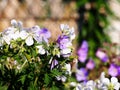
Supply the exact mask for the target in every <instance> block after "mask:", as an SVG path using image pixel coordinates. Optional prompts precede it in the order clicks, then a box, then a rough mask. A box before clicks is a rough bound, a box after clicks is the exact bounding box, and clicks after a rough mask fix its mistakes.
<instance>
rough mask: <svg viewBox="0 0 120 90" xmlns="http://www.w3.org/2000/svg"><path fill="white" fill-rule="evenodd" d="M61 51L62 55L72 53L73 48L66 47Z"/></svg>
mask: <svg viewBox="0 0 120 90" xmlns="http://www.w3.org/2000/svg"><path fill="white" fill-rule="evenodd" d="M60 52H61V54H62V55H63V54H69V53H71V49H70V48H65V49H62V50H61V51H60Z"/></svg>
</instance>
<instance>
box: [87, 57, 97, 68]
mask: <svg viewBox="0 0 120 90" xmlns="http://www.w3.org/2000/svg"><path fill="white" fill-rule="evenodd" d="M94 67H95V62H94V61H93V60H92V59H89V61H88V62H87V64H86V68H87V69H90V70H92V69H93V68H94Z"/></svg>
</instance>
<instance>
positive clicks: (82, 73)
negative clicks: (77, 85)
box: [76, 68, 88, 81]
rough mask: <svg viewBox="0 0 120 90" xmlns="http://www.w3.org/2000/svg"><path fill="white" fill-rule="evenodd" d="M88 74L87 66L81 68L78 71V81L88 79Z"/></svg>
mask: <svg viewBox="0 0 120 90" xmlns="http://www.w3.org/2000/svg"><path fill="white" fill-rule="evenodd" d="M87 76H88V71H87V70H86V69H85V68H80V69H79V70H77V72H76V79H77V81H86V80H87Z"/></svg>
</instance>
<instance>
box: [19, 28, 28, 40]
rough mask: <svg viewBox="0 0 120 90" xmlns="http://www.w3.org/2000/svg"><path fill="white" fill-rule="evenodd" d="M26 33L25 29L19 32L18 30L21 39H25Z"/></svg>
mask: <svg viewBox="0 0 120 90" xmlns="http://www.w3.org/2000/svg"><path fill="white" fill-rule="evenodd" d="M28 35H29V34H28V33H27V32H26V31H25V30H22V31H21V32H20V38H21V39H23V40H24V39H26V38H27V37H28Z"/></svg>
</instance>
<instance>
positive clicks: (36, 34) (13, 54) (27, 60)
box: [0, 20, 120, 90]
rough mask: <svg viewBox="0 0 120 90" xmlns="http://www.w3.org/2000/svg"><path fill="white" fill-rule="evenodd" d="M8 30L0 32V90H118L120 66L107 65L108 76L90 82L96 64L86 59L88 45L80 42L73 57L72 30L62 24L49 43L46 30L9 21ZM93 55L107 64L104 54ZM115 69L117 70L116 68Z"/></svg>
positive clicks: (103, 75) (73, 35) (49, 35)
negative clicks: (109, 76) (56, 36)
mask: <svg viewBox="0 0 120 90" xmlns="http://www.w3.org/2000/svg"><path fill="white" fill-rule="evenodd" d="M11 25H12V26H10V27H8V28H7V29H5V30H4V31H3V32H1V33H0V90H61V89H63V90H114V89H115V90H119V88H120V83H119V82H118V79H117V78H116V77H115V76H117V75H118V73H120V67H119V68H118V66H119V65H118V64H116V63H115V62H114V63H112V64H110V68H109V70H108V71H109V74H110V75H111V76H113V77H111V79H110V80H109V78H106V77H105V73H102V74H101V76H100V79H98V80H95V81H93V80H89V79H88V74H89V71H92V70H93V69H94V68H95V62H94V60H93V59H92V58H91V57H90V58H88V48H89V46H88V43H87V41H85V40H84V41H83V43H82V44H81V46H80V48H79V49H78V52H77V55H78V58H76V56H75V57H74V56H73V55H72V51H73V45H72V41H73V40H74V39H75V31H74V28H73V27H72V28H70V27H69V26H68V25H65V24H61V25H60V29H61V32H62V34H61V35H60V36H58V38H57V40H56V41H55V42H52V41H51V42H50V41H49V38H50V37H51V33H50V32H49V30H48V29H47V28H40V27H39V26H37V25H36V26H34V27H31V28H25V27H23V24H22V22H21V21H18V22H17V21H16V20H12V21H11ZM96 56H97V57H98V58H100V59H101V60H102V61H103V62H108V61H109V60H108V59H109V57H108V56H107V54H106V53H104V52H102V51H100V50H98V51H97V53H96ZM116 68H117V69H116Z"/></svg>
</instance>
